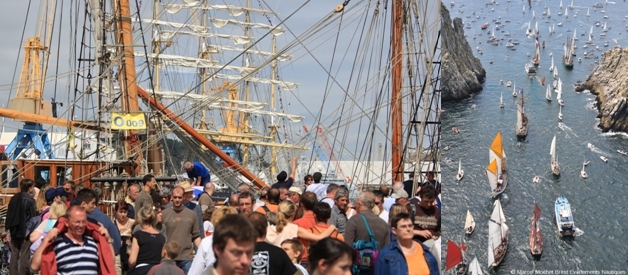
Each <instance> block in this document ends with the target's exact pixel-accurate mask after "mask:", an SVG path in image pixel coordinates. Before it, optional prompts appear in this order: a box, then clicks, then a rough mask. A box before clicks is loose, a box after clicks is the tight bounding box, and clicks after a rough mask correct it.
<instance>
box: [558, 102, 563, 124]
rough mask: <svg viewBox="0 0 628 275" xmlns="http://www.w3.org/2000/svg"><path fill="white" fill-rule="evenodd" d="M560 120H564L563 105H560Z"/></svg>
mask: <svg viewBox="0 0 628 275" xmlns="http://www.w3.org/2000/svg"><path fill="white" fill-rule="evenodd" d="M558 120H561V121H562V120H563V105H560V104H559V105H558Z"/></svg>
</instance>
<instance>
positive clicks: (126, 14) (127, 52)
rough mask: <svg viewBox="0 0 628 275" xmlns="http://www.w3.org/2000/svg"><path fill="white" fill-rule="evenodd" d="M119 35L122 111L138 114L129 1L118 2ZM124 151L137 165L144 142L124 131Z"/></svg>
mask: <svg viewBox="0 0 628 275" xmlns="http://www.w3.org/2000/svg"><path fill="white" fill-rule="evenodd" d="M118 4H119V6H118V21H117V25H118V33H117V35H116V39H117V40H119V41H118V44H120V45H122V51H123V52H124V59H123V63H122V64H121V65H120V89H121V92H122V93H124V96H123V97H122V110H123V111H125V112H129V113H137V112H138V111H139V110H140V109H139V104H138V98H137V79H136V78H137V77H136V75H135V56H134V54H133V32H132V31H133V30H132V26H131V9H130V7H129V1H128V0H118ZM124 149H125V150H124V151H125V154H126V157H127V158H129V157H131V156H132V155H133V154H137V158H135V163H137V164H139V163H140V161H141V160H142V158H143V156H142V150H141V149H142V142H141V141H140V140H139V139H138V138H137V136H136V133H134V131H131V130H126V131H124ZM133 168H134V169H133V171H134V173H133V175H132V176H138V175H139V174H140V165H136V166H135V167H133Z"/></svg>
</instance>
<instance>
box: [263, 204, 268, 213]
mask: <svg viewBox="0 0 628 275" xmlns="http://www.w3.org/2000/svg"><path fill="white" fill-rule="evenodd" d="M262 209H264V211H266V214H268V213H270V208H268V206H266V205H265V204H264V205H262Z"/></svg>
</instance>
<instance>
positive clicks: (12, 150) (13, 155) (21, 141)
mask: <svg viewBox="0 0 628 275" xmlns="http://www.w3.org/2000/svg"><path fill="white" fill-rule="evenodd" d="M30 148H34V151H35V154H36V155H37V156H38V158H40V159H53V158H54V157H55V156H54V153H53V151H52V148H51V146H50V139H49V138H48V133H47V132H46V131H45V130H44V128H43V126H42V125H41V124H39V123H30V122H26V123H24V127H23V128H22V129H20V130H18V131H17V135H16V136H15V138H14V139H13V140H12V141H11V143H9V146H7V149H6V151H5V152H6V154H7V156H8V157H9V159H11V160H14V159H17V158H18V157H19V156H20V154H21V153H22V151H24V150H27V149H30Z"/></svg>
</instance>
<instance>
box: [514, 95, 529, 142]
mask: <svg viewBox="0 0 628 275" xmlns="http://www.w3.org/2000/svg"><path fill="white" fill-rule="evenodd" d="M520 103H521V104H517V125H516V128H515V132H516V134H517V137H518V138H522V139H523V138H526V136H528V127H529V125H528V116H527V115H526V109H525V107H524V105H523V89H522V90H521V102H520Z"/></svg>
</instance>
